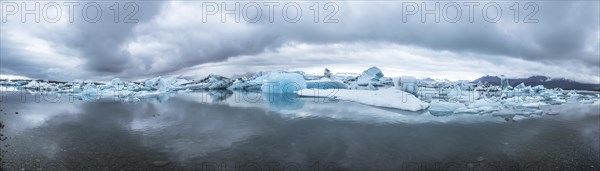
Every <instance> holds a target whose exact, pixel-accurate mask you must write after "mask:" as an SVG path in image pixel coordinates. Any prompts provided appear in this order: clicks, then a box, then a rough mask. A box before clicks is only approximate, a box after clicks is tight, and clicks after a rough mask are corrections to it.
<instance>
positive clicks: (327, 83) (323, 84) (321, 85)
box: [306, 77, 348, 89]
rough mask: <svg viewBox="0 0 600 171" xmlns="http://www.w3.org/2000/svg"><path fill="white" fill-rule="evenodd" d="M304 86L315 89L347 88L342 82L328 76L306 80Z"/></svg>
mask: <svg viewBox="0 0 600 171" xmlns="http://www.w3.org/2000/svg"><path fill="white" fill-rule="evenodd" d="M306 88H308V89H311V88H316V89H348V85H346V84H344V83H343V82H340V81H336V80H331V79H329V78H326V77H324V78H321V79H319V80H311V81H306Z"/></svg>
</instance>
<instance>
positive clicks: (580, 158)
mask: <svg viewBox="0 0 600 171" xmlns="http://www.w3.org/2000/svg"><path fill="white" fill-rule="evenodd" d="M288 97H291V98H288ZM290 99H291V100H290ZM0 104H1V109H2V111H1V115H0V116H1V118H2V122H3V124H4V128H3V129H2V130H1V133H2V134H3V135H2V137H3V138H2V139H3V141H1V142H0V143H1V144H0V145H1V147H2V149H1V150H3V152H2V157H1V158H2V168H4V169H6V170H36V169H40V168H43V170H86V169H87V170H470V169H472V170H516V169H521V170H598V169H599V168H600V163H599V161H600V113H598V111H600V105H598V104H597V103H596V104H562V105H552V106H541V107H540V109H541V110H544V111H553V112H552V114H549V113H547V112H544V113H541V114H528V115H497V114H489V113H486V114H469V113H464V114H460V113H457V114H448V115H432V114H430V113H429V112H428V111H427V110H424V111H417V112H410V111H403V110H397V109H391V108H383V107H374V106H369V105H364V104H360V103H356V102H350V101H344V100H336V99H330V98H314V97H297V96H294V95H290V96H283V95H273V96H269V95H268V94H261V93H250V92H231V91H197V92H195V91H192V92H184V93H177V94H162V95H160V96H155V97H148V98H143V99H140V100H139V101H135V102H122V101H118V99H117V101H115V99H112V98H103V99H99V100H94V101H88V100H82V99H79V98H76V97H68V96H54V98H48V97H45V98H38V97H36V96H35V95H32V94H21V93H5V94H4V95H3V98H2V102H1V103H0Z"/></svg>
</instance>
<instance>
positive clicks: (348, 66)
mask: <svg viewBox="0 0 600 171" xmlns="http://www.w3.org/2000/svg"><path fill="white" fill-rule="evenodd" d="M68 2H69V3H78V4H77V5H75V6H72V7H73V10H69V9H70V8H69V6H67V5H65V4H64V2H57V3H55V4H49V3H53V2H51V1H41V2H39V3H40V7H39V8H40V10H39V11H38V12H37V13H38V14H39V17H40V21H39V22H36V21H35V17H36V15H32V14H23V16H24V17H22V16H21V15H22V13H21V12H22V11H24V10H25V9H24V8H27V9H35V8H34V7H35V3H34V2H27V3H25V4H22V3H21V2H20V1H18V2H10V1H8V2H5V1H2V8H1V9H2V23H1V28H0V31H1V37H0V39H1V47H0V50H1V55H2V56H1V64H0V65H1V68H0V72H1V74H2V75H3V76H4V77H7V76H24V77H29V78H38V79H51V80H65V81H67V80H82V79H83V80H109V79H111V78H114V77H120V78H124V79H132V80H136V79H144V78H148V77H154V76H158V75H163V76H171V75H184V76H190V77H198V78H200V77H204V76H206V75H208V74H210V73H215V74H221V75H224V76H231V75H233V74H235V73H245V72H249V71H250V72H252V71H258V70H302V71H305V72H307V73H322V72H323V69H324V68H329V69H331V70H332V71H333V72H334V73H335V72H361V71H362V70H364V69H367V68H368V67H371V66H378V67H380V68H381V69H382V70H383V72H384V74H385V75H386V76H400V75H413V76H421V77H433V78H448V79H452V80H456V79H475V78H478V77H480V76H483V75H501V74H502V75H507V76H509V77H525V76H531V75H546V76H550V77H555V78H559V77H560V78H568V79H572V80H576V81H581V82H587V83H600V31H599V30H600V27H599V23H600V18H599V16H600V14H599V9H600V4H599V2H598V1H576V2H571V1H544V2H534V3H527V2H525V1H519V3H517V4H515V2H508V1H501V2H493V1H486V2H468V1H460V2H458V3H452V2H448V1H439V2H435V1H427V2H426V3H421V2H412V1H404V2H400V1H399V2H390V1H383V2H362V1H350V2H348V1H341V2H335V1H334V2H332V3H327V2H324V1H320V2H318V3H317V4H315V2H311V1H302V2H295V3H292V4H290V3H291V2H290V1H285V2H276V1H255V2H251V1H244V2H239V8H238V9H239V11H238V12H237V14H239V16H237V18H238V20H239V21H236V14H228V12H226V11H225V12H224V10H234V9H236V8H235V5H236V2H234V1H227V2H226V3H221V2H219V1H151V2H144V1H141V2H140V1H134V3H133V4H126V3H125V2H124V1H119V4H118V5H117V6H118V7H119V8H114V5H115V4H114V2H107V1H99V2H93V1H81V2H77V1H68ZM90 2H93V3H95V4H91V5H90V4H88V3H90ZM436 3H438V4H439V8H437V9H438V11H434V12H430V13H433V14H427V13H423V14H422V13H421V12H423V11H425V8H426V9H427V10H435V9H436V8H435V5H436ZM469 5H470V6H469ZM23 6H26V7H23ZM56 6H58V7H59V8H60V9H61V10H57V9H58V8H56ZM111 6H112V7H111ZM97 7H99V8H100V9H101V11H96V10H95V8H97ZM223 7H224V9H223ZM470 7H472V8H470ZM459 8H460V10H458V9H459ZM114 9H119V10H118V11H119V12H118V13H119V15H117V16H116V15H114V14H115V11H116V10H114ZM135 9H137V12H136V11H134V10H135ZM257 9H260V10H257ZM297 9H300V11H301V13H300V12H297V11H298V10H297ZM316 9H318V10H316ZM471 9H472V10H471ZM484 9H485V10H484ZM497 9H498V10H497ZM517 9H518V10H517ZM316 11H318V13H319V15H316ZM517 11H518V12H517ZM83 13H86V14H83ZM229 13H232V12H229ZM233 13H235V12H233ZM516 13H518V14H519V15H518V16H517V15H515V14H516ZM57 14H60V15H57ZM70 14H72V15H70ZM95 14H101V15H99V16H100V17H96V15H95ZM129 14H131V15H129ZM436 15H439V16H438V17H439V18H438V19H439V21H438V22H436V19H435V17H436ZM115 16H116V17H115ZM424 17H425V18H424ZM22 18H24V19H25V22H23V21H22ZM71 18H72V20H71ZM423 18H424V20H425V21H423ZM115 19H116V21H118V22H115ZM315 19H316V21H318V22H315ZM223 20H225V21H223ZM124 21H127V22H124Z"/></svg>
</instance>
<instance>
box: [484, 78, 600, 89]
mask: <svg viewBox="0 0 600 171" xmlns="http://www.w3.org/2000/svg"><path fill="white" fill-rule="evenodd" d="M479 81H481V82H482V83H485V82H487V83H489V84H492V85H500V77H498V76H483V77H481V78H478V79H476V80H474V81H472V83H477V82H479ZM508 83H509V84H510V85H511V86H515V85H517V84H520V83H525V85H530V86H536V85H543V86H544V87H546V88H562V89H565V90H592V91H600V84H587V83H580V82H576V81H571V80H567V79H563V78H558V79H550V78H548V77H545V76H532V77H529V78H509V79H508Z"/></svg>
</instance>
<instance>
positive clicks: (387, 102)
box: [298, 88, 429, 111]
mask: <svg viewBox="0 0 600 171" xmlns="http://www.w3.org/2000/svg"><path fill="white" fill-rule="evenodd" d="M298 95H300V96H301V97H302V96H303V97H326V98H335V99H338V100H347V101H353V102H358V103H362V104H366V105H372V106H379V107H387V108H395V109H401V110H408V111H420V110H423V109H426V108H427V107H429V103H427V102H424V101H421V100H420V99H419V98H417V97H415V96H414V95H412V94H410V93H407V92H404V91H402V90H396V89H395V88H387V89H380V90H377V91H371V90H347V89H303V90H300V91H298Z"/></svg>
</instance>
